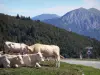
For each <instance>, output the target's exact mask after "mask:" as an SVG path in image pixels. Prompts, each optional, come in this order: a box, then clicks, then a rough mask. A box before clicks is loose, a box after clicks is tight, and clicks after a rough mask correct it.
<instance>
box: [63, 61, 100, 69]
mask: <svg viewBox="0 0 100 75" xmlns="http://www.w3.org/2000/svg"><path fill="white" fill-rule="evenodd" d="M61 61H62V62H66V63H70V64H79V65H84V66H92V67H94V68H98V69H100V61H86V60H75V59H64V60H61Z"/></svg>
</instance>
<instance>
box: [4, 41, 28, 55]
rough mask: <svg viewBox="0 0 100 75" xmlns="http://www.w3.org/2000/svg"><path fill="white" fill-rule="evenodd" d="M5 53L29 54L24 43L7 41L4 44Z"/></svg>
mask: <svg viewBox="0 0 100 75" xmlns="http://www.w3.org/2000/svg"><path fill="white" fill-rule="evenodd" d="M4 49H5V51H4V52H5V53H6V54H8V53H10V54H11V53H20V54H26V53H28V49H27V45H26V44H24V43H15V42H9V41H6V42H5V44H4Z"/></svg>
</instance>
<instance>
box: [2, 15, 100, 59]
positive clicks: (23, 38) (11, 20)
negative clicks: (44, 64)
mask: <svg viewBox="0 0 100 75" xmlns="http://www.w3.org/2000/svg"><path fill="white" fill-rule="evenodd" d="M6 40H9V41H13V42H20V43H21V42H23V43H25V44H27V45H32V44H34V43H44V44H55V45H58V46H59V47H60V49H61V51H60V53H61V54H62V55H64V56H67V57H79V53H80V52H82V53H83V55H84V57H87V55H86V50H85V49H84V48H85V47H86V46H92V47H93V50H92V52H93V53H92V57H94V58H96V57H99V56H100V42H98V41H97V40H95V39H91V38H89V37H85V36H81V35H78V34H76V33H73V32H69V31H66V30H64V29H60V28H57V27H54V26H52V25H49V24H45V23H42V22H40V21H39V20H37V21H33V20H27V19H25V18H24V19H20V18H18V19H17V18H16V17H13V16H9V15H4V14H0V50H3V45H4V41H6Z"/></svg>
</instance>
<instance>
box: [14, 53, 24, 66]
mask: <svg viewBox="0 0 100 75" xmlns="http://www.w3.org/2000/svg"><path fill="white" fill-rule="evenodd" d="M16 60H17V63H18V64H20V65H23V64H24V61H23V58H22V56H21V55H18V56H17V57H16Z"/></svg>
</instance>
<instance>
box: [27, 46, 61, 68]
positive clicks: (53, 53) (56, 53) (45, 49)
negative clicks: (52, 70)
mask: <svg viewBox="0 0 100 75" xmlns="http://www.w3.org/2000/svg"><path fill="white" fill-rule="evenodd" d="M28 49H29V51H30V52H31V53H38V52H41V53H43V56H44V57H45V58H48V57H53V58H55V60H56V67H60V48H59V47H58V46H56V45H45V44H34V45H31V46H28Z"/></svg>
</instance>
